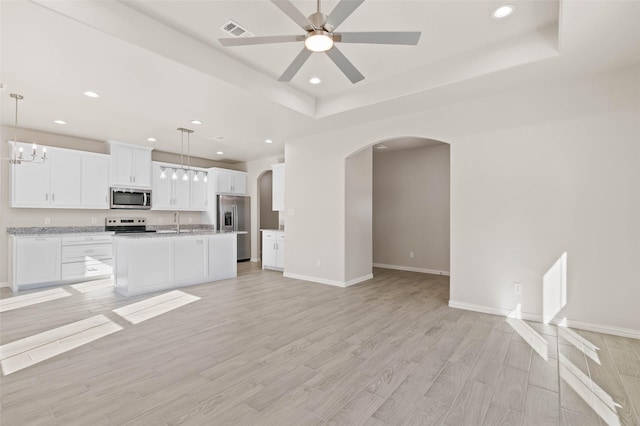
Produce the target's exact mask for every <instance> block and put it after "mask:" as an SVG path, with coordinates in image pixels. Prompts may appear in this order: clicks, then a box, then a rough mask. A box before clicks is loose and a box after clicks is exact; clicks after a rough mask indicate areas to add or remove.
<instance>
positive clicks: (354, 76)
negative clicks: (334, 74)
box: [326, 45, 364, 84]
mask: <svg viewBox="0 0 640 426" xmlns="http://www.w3.org/2000/svg"><path fill="white" fill-rule="evenodd" d="M326 53H327V55H328V56H329V58H331V60H332V61H333V63H334V64H336V65H337V66H338V68H340V71H342V72H343V73H344V75H346V76H347V78H348V79H349V80H351V82H352V83H354V84H355V83H357V82H359V81H360V80H364V75H362V74H360V71H358V69H357V68H356V67H354V66H353V64H352V63H351V62H349V60H348V59H347V58H346V57H345V56H344V55H343V54H342V52H341V51H340V50H338V48H337V47H336V46H335V45H334V46H333V48H332V49H331V50H328V51H327V52H326Z"/></svg>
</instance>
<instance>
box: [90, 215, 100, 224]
mask: <svg viewBox="0 0 640 426" xmlns="http://www.w3.org/2000/svg"><path fill="white" fill-rule="evenodd" d="M96 223H98V219H97V218H95V217H92V218H91V224H92V225H95V224H96Z"/></svg>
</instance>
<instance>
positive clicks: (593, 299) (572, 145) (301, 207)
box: [285, 65, 640, 334]
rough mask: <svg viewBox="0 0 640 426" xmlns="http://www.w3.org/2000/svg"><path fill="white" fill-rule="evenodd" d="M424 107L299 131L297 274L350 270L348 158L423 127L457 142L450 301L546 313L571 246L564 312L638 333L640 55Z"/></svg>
mask: <svg viewBox="0 0 640 426" xmlns="http://www.w3.org/2000/svg"><path fill="white" fill-rule="evenodd" d="M415 111H416V112H415V113H412V114H410V115H405V116H401V117H395V118H390V119H388V120H380V121H375V122H369V123H367V124H366V125H358V126H352V127H347V128H334V129H333V130H332V131H330V132H327V133H325V134H321V135H313V136H307V137H304V138H300V139H297V140H292V141H290V142H288V143H287V145H286V147H285V152H286V155H287V183H286V195H287V209H292V210H293V211H292V212H289V213H290V214H291V216H287V246H286V257H287V265H286V266H287V271H288V272H289V273H290V274H294V275H304V276H306V277H307V278H308V279H311V280H315V281H318V282H326V281H332V280H342V279H344V271H345V270H346V267H345V259H346V256H345V253H344V247H345V239H346V236H345V233H344V226H345V225H344V224H345V212H346V209H345V206H344V197H343V196H342V194H344V188H345V185H346V180H345V173H344V159H345V158H347V157H348V156H350V155H351V154H353V153H355V152H357V151H359V150H360V149H362V148H363V147H366V146H369V145H371V144H373V143H375V142H378V141H383V140H388V139H392V138H397V137H401V136H408V135H410V136H416V137H425V138H429V139H435V140H440V141H443V142H448V143H450V144H451V251H450V253H451V258H450V262H451V265H450V266H451V268H450V270H451V281H450V282H451V290H450V298H451V301H452V302H459V303H460V304H464V305H465V306H467V307H468V308H474V309H475V308H486V309H487V310H491V311H493V312H509V311H510V310H512V309H514V308H515V306H516V305H517V303H521V304H522V311H523V312H525V313H530V314H532V315H537V316H541V315H542V303H543V298H542V280H543V276H544V274H545V273H546V272H547V270H548V269H549V268H550V267H551V265H553V263H554V262H555V261H556V260H557V259H558V258H559V257H560V256H561V255H562V254H563V253H564V252H565V251H566V252H567V258H568V275H567V277H568V282H567V285H568V288H567V293H568V303H567V305H566V306H565V307H564V309H563V310H562V311H561V312H559V316H560V317H561V318H562V317H566V318H567V319H568V321H570V322H576V323H581V324H597V325H601V326H603V327H605V328H606V327H609V328H611V329H613V328H620V329H628V330H636V332H637V333H638V334H640V316H639V315H637V301H638V300H640V286H639V285H638V283H640V269H638V267H637V260H638V259H640V220H638V218H639V217H640V143H638V141H639V140H640V66H637V65H636V66H631V67H625V68H622V69H618V70H612V71H608V72H603V73H600V74H596V75H588V76H583V77H581V78H575V77H573V78H571V79H564V80H563V79H559V80H556V81H551V82H547V83H541V84H537V85H535V86H532V87H527V88H522V89H520V90H516V91H511V92H505V93H499V94H495V95H492V96H489V97H483V98H478V99H473V100H469V101H466V102H462V103H457V104H454V105H448V106H442V107H439V108H437V109H428V110H422V111H421V110H420V109H419V105H416V109H415ZM359 113H362V114H366V110H365V111H362V112H359ZM316 259H320V260H321V261H322V263H321V265H322V266H320V267H316V263H315V262H316ZM514 281H517V282H520V283H522V284H523V290H524V291H523V294H522V296H519V297H518V296H516V295H514V291H513V283H514Z"/></svg>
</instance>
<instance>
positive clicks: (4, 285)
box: [0, 281, 11, 288]
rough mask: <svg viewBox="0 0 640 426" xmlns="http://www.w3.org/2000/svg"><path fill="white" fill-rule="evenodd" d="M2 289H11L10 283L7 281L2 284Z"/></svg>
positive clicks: (0, 284)
mask: <svg viewBox="0 0 640 426" xmlns="http://www.w3.org/2000/svg"><path fill="white" fill-rule="evenodd" d="M0 287H8V288H11V286H10V285H9V283H8V282H7V281H3V282H0Z"/></svg>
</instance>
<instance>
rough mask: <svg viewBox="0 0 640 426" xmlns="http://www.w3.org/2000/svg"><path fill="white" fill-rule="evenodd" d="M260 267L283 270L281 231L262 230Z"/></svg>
mask: <svg viewBox="0 0 640 426" xmlns="http://www.w3.org/2000/svg"><path fill="white" fill-rule="evenodd" d="M262 269H275V270H277V271H283V270H284V232H283V231H269V230H263V231H262Z"/></svg>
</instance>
